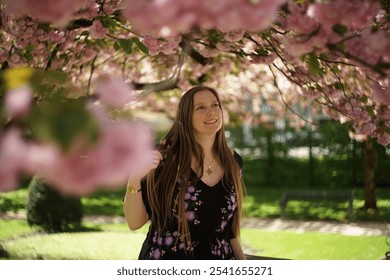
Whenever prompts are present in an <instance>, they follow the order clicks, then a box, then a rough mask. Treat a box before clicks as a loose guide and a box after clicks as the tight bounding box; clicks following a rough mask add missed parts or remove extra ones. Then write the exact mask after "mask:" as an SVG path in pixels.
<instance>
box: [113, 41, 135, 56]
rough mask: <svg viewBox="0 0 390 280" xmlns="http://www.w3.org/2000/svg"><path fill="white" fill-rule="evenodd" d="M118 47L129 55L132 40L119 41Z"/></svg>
mask: <svg viewBox="0 0 390 280" xmlns="http://www.w3.org/2000/svg"><path fill="white" fill-rule="evenodd" d="M119 45H120V47H121V48H122V49H123V50H124V51H125V52H126V53H127V54H131V51H132V49H133V40H131V39H119ZM114 48H115V46H114Z"/></svg>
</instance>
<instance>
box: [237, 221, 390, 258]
mask: <svg viewBox="0 0 390 280" xmlns="http://www.w3.org/2000/svg"><path fill="white" fill-rule="evenodd" d="M241 239H242V244H243V245H244V246H246V247H249V248H252V249H253V250H255V251H256V252H257V254H258V255H261V256H266V257H275V258H287V259H296V260H378V259H380V258H382V257H383V256H384V254H385V252H386V250H388V248H387V246H386V242H385V240H386V237H384V236H345V235H341V234H320V233H314V232H307V233H295V232H288V231H277V232H271V231H264V230H258V229H243V230H242V237H241Z"/></svg>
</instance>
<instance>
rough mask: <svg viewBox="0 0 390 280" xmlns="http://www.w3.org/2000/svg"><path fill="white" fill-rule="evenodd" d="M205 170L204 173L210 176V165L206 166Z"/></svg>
mask: <svg viewBox="0 0 390 280" xmlns="http://www.w3.org/2000/svg"><path fill="white" fill-rule="evenodd" d="M207 168H208V169H207V170H206V173H207V174H208V175H209V176H210V175H211V173H213V171H212V170H211V168H210V165H208V166H207Z"/></svg>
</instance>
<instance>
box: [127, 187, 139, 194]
mask: <svg viewBox="0 0 390 280" xmlns="http://www.w3.org/2000/svg"><path fill="white" fill-rule="evenodd" d="M141 190H142V189H139V190H136V189H133V188H132V187H127V191H128V192H129V193H139V192H141Z"/></svg>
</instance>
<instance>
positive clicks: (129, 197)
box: [123, 150, 162, 230]
mask: <svg viewBox="0 0 390 280" xmlns="http://www.w3.org/2000/svg"><path fill="white" fill-rule="evenodd" d="M145 156H146V157H147V158H146V160H145V162H144V163H140V164H139V165H138V166H137V170H133V174H132V175H131V176H130V178H129V180H128V182H127V187H126V195H125V198H124V201H123V212H124V213H125V219H126V221H127V225H128V226H129V228H130V229H131V230H137V229H139V228H141V227H142V226H143V225H144V224H145V223H146V222H147V221H148V220H149V216H148V213H147V212H146V207H145V204H144V201H143V199H142V190H141V178H143V177H144V176H146V175H147V174H148V173H149V172H150V171H151V170H153V169H155V168H157V166H158V165H159V163H160V161H161V160H162V156H161V154H160V152H159V151H157V150H154V151H151V153H150V155H149V154H148V155H145ZM144 191H146V190H144Z"/></svg>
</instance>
